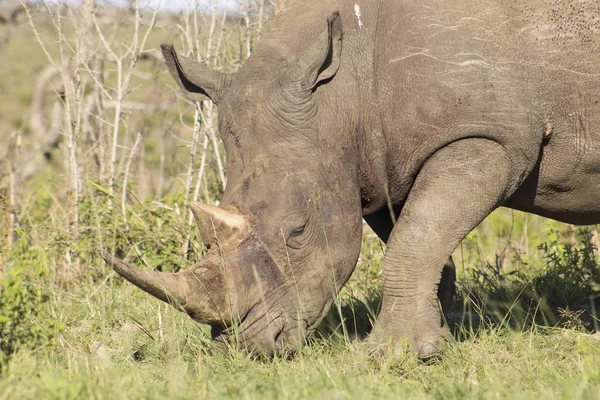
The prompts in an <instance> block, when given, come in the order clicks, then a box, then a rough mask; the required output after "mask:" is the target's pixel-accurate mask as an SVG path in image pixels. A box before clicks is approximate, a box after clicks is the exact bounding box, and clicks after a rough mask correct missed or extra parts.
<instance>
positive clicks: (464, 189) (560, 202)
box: [110, 0, 600, 356]
mask: <svg viewBox="0 0 600 400" xmlns="http://www.w3.org/2000/svg"><path fill="white" fill-rule="evenodd" d="M332 11H335V12H332ZM599 16H600V9H599V8H598V3H597V1H596V0H550V1H543V0H529V1H511V0H443V1H442V0H404V1H400V0H396V1H392V0H381V1H360V0H355V1H346V0H329V1H327V0H320V1H283V2H280V3H279V4H278V5H277V7H276V8H275V10H274V12H273V14H272V16H271V17H270V19H269V21H268V23H267V25H266V27H265V30H264V31H263V34H262V37H261V39H260V42H259V44H258V45H257V47H256V49H255V51H254V52H253V54H252V55H251V57H250V58H249V59H248V60H247V62H246V63H245V65H243V66H242V68H241V69H240V71H239V72H238V73H236V74H235V75H224V74H220V73H218V72H215V71H212V70H209V69H208V68H206V67H205V66H203V65H202V64H199V63H196V62H194V61H192V60H189V59H186V58H184V57H181V56H179V57H178V56H177V55H176V53H175V51H174V50H173V48H172V47H171V46H163V52H164V54H165V60H166V62H167V65H168V67H169V70H170V72H171V73H172V75H173V77H174V78H175V81H176V82H177V83H178V84H179V85H180V86H181V88H182V90H183V91H184V93H185V94H186V95H187V96H188V97H189V98H191V99H193V100H206V99H211V100H212V101H214V102H215V103H216V104H217V106H218V107H219V128H220V132H221V135H222V137H223V141H224V145H225V149H226V152H227V160H228V161H227V164H228V184H227V188H226V190H225V193H224V196H223V198H222V200H221V206H219V207H213V206H207V205H201V204H194V205H192V211H193V212H194V215H195V217H196V220H197V221H198V225H199V227H200V229H201V233H202V237H203V240H205V241H206V242H207V243H208V245H209V247H210V248H209V251H208V255H207V257H206V258H205V259H203V260H202V261H201V262H200V263H198V264H197V265H195V266H193V267H191V268H190V269H188V270H186V271H184V272H182V273H179V274H160V273H157V272H153V271H147V270H142V269H138V268H136V267H133V266H131V265H129V264H126V263H124V262H122V261H119V260H114V259H111V260H110V261H111V262H113V263H114V266H115V269H116V270H117V272H119V273H121V274H122V275H123V276H124V277H125V278H127V279H128V280H130V281H131V282H133V283H134V284H136V285H138V286H140V287H141V288H142V289H144V290H146V291H148V292H149V293H151V294H153V295H155V296H156V297H158V298H161V299H162V300H165V301H169V302H171V303H172V304H174V305H175V306H176V307H178V308H180V309H182V310H183V311H185V312H187V313H188V314H189V315H190V316H191V317H192V318H194V319H195V320H197V321H199V322H203V323H209V324H211V325H212V326H213V332H214V335H213V336H214V339H215V340H216V341H217V342H219V343H233V342H234V341H235V342H237V343H240V344H242V345H243V346H244V347H245V348H247V349H249V350H250V351H255V352H264V353H268V354H272V353H276V352H283V351H293V350H295V349H297V348H298V347H300V346H302V345H303V344H304V343H305V342H306V339H307V338H308V337H309V336H310V334H311V333H312V332H313V331H314V329H315V327H316V324H317V323H318V322H319V320H320V319H321V318H322V317H323V316H324V314H325V313H326V312H327V310H328V308H329V306H330V304H331V302H332V299H333V297H334V296H335V295H336V294H337V293H338V291H339V290H340V288H341V287H342V286H343V285H344V284H345V282H346V281H347V280H348V278H349V277H350V275H351V274H352V272H353V270H354V268H355V265H356V262H357V258H358V255H359V251H360V244H361V235H362V218H363V217H364V219H365V220H366V221H367V222H368V223H369V225H370V226H371V227H372V228H373V229H374V230H375V232H376V233H377V234H378V235H379V236H380V237H381V238H382V239H383V240H384V241H386V242H387V249H386V254H385V258H384V266H383V304H382V310H381V313H380V315H379V316H378V319H377V321H376V323H375V326H374V329H373V332H372V334H371V336H372V340H373V341H375V342H381V341H384V342H387V341H391V343H395V344H399V343H410V345H411V346H412V348H413V350H414V351H416V352H418V353H419V354H420V355H421V356H429V355H431V354H434V353H435V352H436V351H437V350H438V348H439V345H440V343H441V342H442V341H443V340H444V338H446V337H448V333H447V328H446V327H444V325H443V323H442V322H441V321H442V319H441V318H440V310H439V301H438V296H436V291H438V286H439V293H438V295H439V299H440V300H441V301H442V303H443V304H442V305H443V306H444V307H447V303H448V302H449V299H451V296H452V285H451V284H450V285H447V284H444V285H440V278H441V276H442V275H443V274H442V271H446V272H445V275H447V276H448V277H449V280H450V281H451V280H452V264H451V260H450V261H449V262H448V263H447V264H446V268H445V269H443V266H444V263H445V262H446V261H447V260H448V259H449V257H450V256H451V254H452V252H453V251H454V249H455V248H456V247H457V245H458V244H459V243H460V241H461V240H462V239H463V238H464V237H465V236H466V235H467V234H468V233H469V232H470V231H471V230H472V229H474V228H475V227H476V226H477V225H478V224H479V223H480V222H481V221H482V220H483V219H484V218H485V217H486V216H487V215H489V214H490V213H491V212H492V211H493V210H494V209H495V208H497V207H499V206H507V207H511V208H514V209H518V210H524V211H528V212H532V213H535V214H538V215H542V216H546V217H550V218H554V219H557V220H560V221H563V222H568V223H573V224H594V223H600V201H599V200H598V199H600V103H599V101H600V17H599ZM447 281H448V280H447Z"/></svg>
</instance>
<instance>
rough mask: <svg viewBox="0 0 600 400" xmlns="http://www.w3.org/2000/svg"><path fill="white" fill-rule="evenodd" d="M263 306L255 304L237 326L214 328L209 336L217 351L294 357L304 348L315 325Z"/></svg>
mask: <svg viewBox="0 0 600 400" xmlns="http://www.w3.org/2000/svg"><path fill="white" fill-rule="evenodd" d="M264 306H265V305H264V304H257V305H256V306H255V307H253V308H251V309H250V310H249V312H248V313H247V315H246V317H245V318H244V319H243V320H241V321H240V322H238V323H233V324H232V325H229V326H225V325H213V326H212V327H211V328H212V329H211V337H212V340H213V344H214V345H215V347H216V349H218V350H219V351H221V352H227V351H231V350H234V351H235V350H240V351H242V352H244V353H246V354H248V355H250V356H252V357H256V358H262V357H267V358H273V357H293V356H294V355H295V354H296V352H297V351H298V350H299V349H300V348H302V347H303V346H304V345H306V343H307V342H308V339H309V338H310V336H311V335H312V333H313V332H314V331H315V329H316V323H313V324H310V323H309V321H307V320H304V319H302V320H299V319H297V318H292V317H290V316H289V314H284V313H274V312H265V311H264V308H265V307H264ZM317 322H318V321H317Z"/></svg>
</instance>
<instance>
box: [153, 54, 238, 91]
mask: <svg viewBox="0 0 600 400" xmlns="http://www.w3.org/2000/svg"><path fill="white" fill-rule="evenodd" d="M160 48H161V49H162V53H163V56H164V58H165V63H166V64H167V67H168V68H169V72H170V73H171V75H172V76H173V78H174V79H175V82H177V84H178V85H179V87H181V90H182V91H183V93H184V94H185V95H186V96H187V97H188V98H189V99H190V100H193V101H203V100H212V101H213V102H214V103H218V101H219V99H220V97H221V94H222V92H223V90H224V89H225V88H226V86H227V85H228V82H229V76H228V75H226V74H223V73H221V72H219V71H215V70H214V69H212V68H209V67H208V66H206V65H204V64H202V63H200V62H198V61H194V60H192V59H189V58H187V57H184V56H178V55H177V53H176V52H175V49H174V48H173V45H170V44H161V45H160Z"/></svg>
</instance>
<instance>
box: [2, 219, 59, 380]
mask: <svg viewBox="0 0 600 400" xmlns="http://www.w3.org/2000/svg"><path fill="white" fill-rule="evenodd" d="M17 233H18V235H19V239H18V241H17V243H16V244H15V246H14V247H13V248H12V251H11V254H9V257H10V259H11V263H10V265H11V268H10V270H9V272H8V274H7V276H6V277H5V278H4V279H2V280H1V281H0V371H1V370H2V366H3V365H6V363H7V361H8V360H9V358H10V357H11V356H13V355H14V354H15V353H16V352H17V351H18V350H20V349H23V348H27V349H35V348H39V347H43V346H47V345H50V344H51V343H52V339H53V338H54V337H55V336H56V335H57V334H58V333H59V332H60V331H61V330H62V329H63V328H62V326H61V324H59V323H58V322H57V321H55V320H53V319H52V318H51V317H50V315H48V310H47V308H45V303H47V302H48V300H49V296H48V293H47V291H46V290H43V289H42V284H41V281H40V280H41V279H43V278H44V275H45V272H46V265H45V260H44V256H43V252H42V251H40V249H39V248H35V247H30V246H29V245H28V242H27V239H26V236H25V234H24V233H23V231H22V230H18V231H17Z"/></svg>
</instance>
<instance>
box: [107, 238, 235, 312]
mask: <svg viewBox="0 0 600 400" xmlns="http://www.w3.org/2000/svg"><path fill="white" fill-rule="evenodd" d="M101 255H102V258H104V261H106V263H108V264H110V265H112V267H113V269H114V270H115V272H117V273H118V274H119V275H121V276H122V277H123V278H125V279H126V280H128V281H129V282H131V283H133V284H134V285H135V286H137V287H138V288H140V289H142V290H143V291H144V292H146V293H148V294H151V295H152V296H154V297H156V298H157V299H159V300H162V301H164V302H165V303H169V304H171V305H172V306H173V307H175V308H177V309H178V310H180V311H183V312H185V313H187V314H188V315H189V316H190V317H191V318H192V319H194V320H195V321H197V322H201V323H205V324H217V323H218V324H221V323H227V321H229V320H230V317H229V316H228V312H227V309H226V307H225V306H224V304H225V303H226V299H225V298H223V296H222V295H220V294H221V293H223V292H224V291H225V290H224V287H225V286H224V285H225V282H224V277H223V275H222V273H221V272H220V269H219V268H218V265H217V263H216V262H214V261H215V260H211V259H210V258H207V259H205V260H203V261H201V262H200V263H198V264H196V265H194V266H193V267H192V268H191V269H189V270H185V271H181V272H176V273H169V272H157V271H150V270H147V269H142V268H138V267H136V266H134V265H131V264H129V263H126V262H125V261H123V260H120V259H118V258H116V257H114V256H113V255H112V254H111V253H109V252H108V251H106V250H102V251H101Z"/></svg>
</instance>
